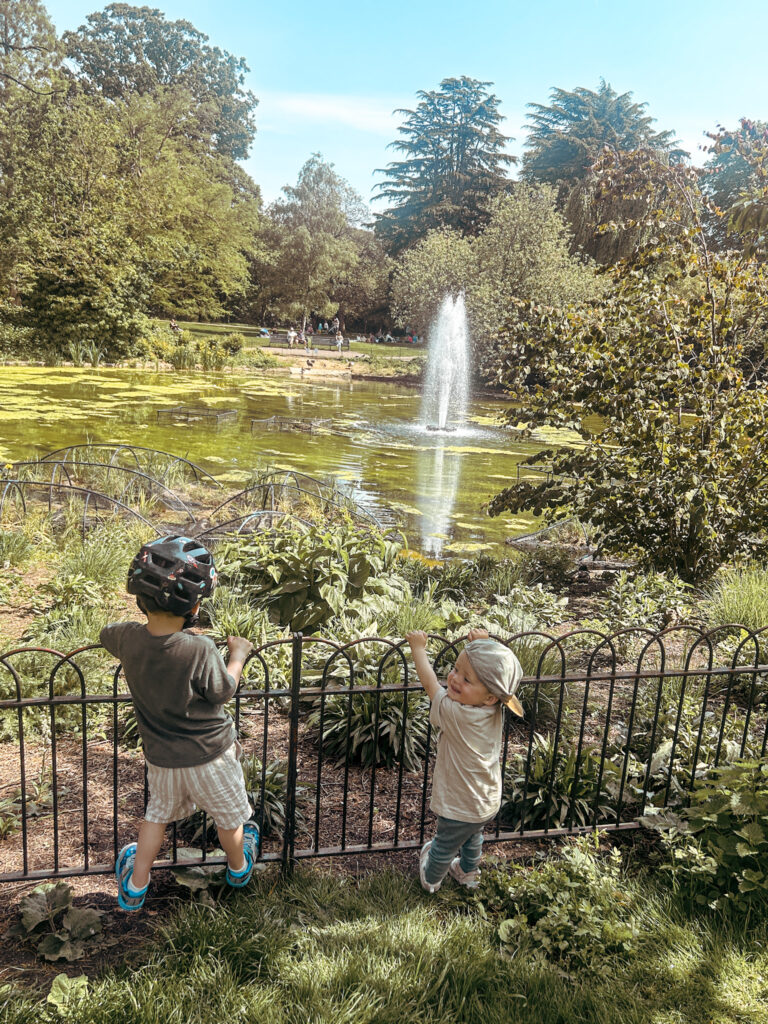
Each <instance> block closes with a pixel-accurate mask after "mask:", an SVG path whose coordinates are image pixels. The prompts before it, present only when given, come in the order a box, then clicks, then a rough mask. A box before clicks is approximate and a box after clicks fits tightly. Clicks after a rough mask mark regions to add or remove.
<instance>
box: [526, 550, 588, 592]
mask: <svg viewBox="0 0 768 1024" xmlns="http://www.w3.org/2000/svg"><path fill="white" fill-rule="evenodd" d="M575 568H576V557H575V555H574V552H573V548H570V547H568V545H566V544H537V545H536V547H535V548H530V549H528V550H526V551H524V552H523V554H522V557H521V559H520V565H519V569H518V572H519V574H520V576H521V579H522V580H523V581H524V582H525V583H529V584H530V583H542V584H544V586H546V587H549V588H551V589H552V590H554V591H556V592H558V593H559V592H561V591H562V590H564V589H565V588H566V587H567V586H568V584H569V583H570V581H571V577H572V576H573V572H574V569H575Z"/></svg>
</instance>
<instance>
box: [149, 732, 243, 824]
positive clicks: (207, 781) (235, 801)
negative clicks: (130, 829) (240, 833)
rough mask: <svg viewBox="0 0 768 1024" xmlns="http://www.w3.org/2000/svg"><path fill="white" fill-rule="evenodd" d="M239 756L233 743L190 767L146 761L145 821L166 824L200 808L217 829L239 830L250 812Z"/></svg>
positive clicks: (239, 749) (240, 751) (238, 750)
mask: <svg viewBox="0 0 768 1024" xmlns="http://www.w3.org/2000/svg"><path fill="white" fill-rule="evenodd" d="M241 754H242V748H241V747H240V744H239V743H238V742H237V741H235V742H234V743H233V744H232V746H231V747H230V748H229V749H228V750H225V751H224V753H223V754H220V755H219V757H217V758H216V759H215V760H214V761H208V762H207V763H206V764H198V765H193V766H192V767H190V768H160V767H158V765H155V764H150V763H149V761H147V782H148V785H149V801H148V803H147V809H146V811H145V812H144V819H145V820H146V821H152V822H155V823H157V824H160V825H167V824H169V823H170V822H172V821H179V819H180V818H187V817H189V815H190V814H192V813H193V811H195V810H196V809H197V808H198V807H199V808H200V809H201V810H203V811H205V812H206V814H210V816H211V817H212V818H213V820H214V821H215V822H216V827H217V828H224V829H233V828H238V826H240V825H242V824H243V822H244V821H247V820H248V819H249V818H250V816H251V813H252V811H251V805H250V803H249V801H248V794H247V793H246V791H245V779H244V778H243V769H242V767H241V765H240V756H241Z"/></svg>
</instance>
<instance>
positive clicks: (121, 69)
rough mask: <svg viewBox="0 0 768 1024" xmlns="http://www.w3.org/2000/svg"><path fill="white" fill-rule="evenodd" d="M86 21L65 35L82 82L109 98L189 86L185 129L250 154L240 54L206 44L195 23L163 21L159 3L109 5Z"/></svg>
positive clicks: (230, 151) (249, 98) (251, 105)
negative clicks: (155, 5) (189, 115)
mask: <svg viewBox="0 0 768 1024" xmlns="http://www.w3.org/2000/svg"><path fill="white" fill-rule="evenodd" d="M86 20H87V22H88V24H87V25H81V26H80V28H79V29H78V30H77V32H65V34H64V37H63V38H64V43H65V45H66V48H67V56H68V57H69V58H70V59H71V60H73V61H74V62H75V63H76V64H77V66H78V71H79V79H80V81H81V82H82V83H84V84H85V85H86V86H87V87H88V88H90V89H92V90H97V91H98V92H100V93H101V94H102V95H103V96H105V97H106V98H107V99H110V100H122V99H126V98H127V97H129V96H131V95H133V94H138V95H140V96H144V95H147V94H150V95H159V94H161V93H163V92H164V91H166V90H168V89H181V90H184V91H185V92H186V93H187V94H188V96H189V97H190V100H191V104H190V106H191V109H192V110H193V111H194V118H193V119H192V120H186V121H185V123H184V129H185V131H186V132H188V133H189V134H190V135H191V136H192V137H196V138H198V139H203V140H208V141H209V142H210V143H211V145H212V146H213V147H214V148H215V150H216V152H217V153H219V154H221V155H223V156H229V157H231V158H233V159H235V160H242V159H244V158H245V157H246V156H247V155H248V150H249V148H250V145H251V143H252V142H253V138H254V135H255V133H256V129H255V125H254V119H253V114H254V109H255V107H256V103H257V100H256V97H255V96H254V95H253V93H252V92H250V90H247V89H245V88H244V82H245V75H246V73H247V72H248V66H247V65H246V63H245V61H244V60H243V58H238V57H233V56H232V54H230V53H227V52H226V50H220V49H219V48H218V47H217V46H213V47H212V46H208V45H206V44H207V42H208V36H206V35H204V34H203V33H202V32H199V31H198V30H197V29H196V28H195V27H194V25H191V24H190V23H189V22H188V21H166V20H165V16H164V15H163V13H162V12H161V11H159V10H157V9H156V8H151V7H132V6H131V5H130V4H125V3H112V4H109V5H108V6H107V7H106V8H105V9H104V10H103V11H98V12H97V13H95V14H89V15H88V18H87V19H86Z"/></svg>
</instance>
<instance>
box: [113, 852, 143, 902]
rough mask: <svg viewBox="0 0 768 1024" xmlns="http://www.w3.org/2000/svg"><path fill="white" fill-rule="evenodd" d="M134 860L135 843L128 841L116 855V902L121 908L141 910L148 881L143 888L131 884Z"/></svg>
mask: <svg viewBox="0 0 768 1024" xmlns="http://www.w3.org/2000/svg"><path fill="white" fill-rule="evenodd" d="M135 860H136V843H128V845H127V846H124V847H123V848H122V850H121V851H120V853H119V854H118V855H117V860H116V861H115V878H117V902H118V903H119V904H120V906H121V907H122V909H123V910H141V908H142V907H143V906H144V900H145V899H146V896H147V890H148V889H149V882H147V884H146V885H145V886H144V888H143V889H134V888H133V886H132V885H131V878H132V876H133V862H134V861H135Z"/></svg>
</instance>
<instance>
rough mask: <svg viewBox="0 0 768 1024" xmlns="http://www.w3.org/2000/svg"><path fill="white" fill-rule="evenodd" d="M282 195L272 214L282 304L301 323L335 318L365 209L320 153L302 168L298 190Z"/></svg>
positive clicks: (272, 273) (274, 268)
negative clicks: (311, 316)
mask: <svg viewBox="0 0 768 1024" xmlns="http://www.w3.org/2000/svg"><path fill="white" fill-rule="evenodd" d="M283 192H284V194H285V199H279V200H277V201H276V202H274V203H273V204H272V205H271V207H270V208H269V210H268V211H267V213H268V216H269V219H270V220H271V221H272V223H273V225H274V226H275V229H276V233H277V234H278V235H279V239H280V248H279V253H278V256H277V259H276V260H275V261H274V263H271V264H270V265H269V272H268V273H269V277H270V278H271V279H273V280H274V279H275V278H277V279H278V280H279V281H280V294H279V298H278V304H279V306H280V307H281V310H282V311H283V312H284V313H287V314H288V315H289V316H291V317H293V318H296V319H301V320H302V321H306V318H307V317H308V316H309V314H310V313H311V312H317V313H320V314H322V315H324V316H330V315H332V314H334V313H336V312H337V310H338V307H339V298H340V296H339V287H340V282H342V281H343V280H346V278H347V277H348V276H349V274H350V273H351V272H352V269H353V268H354V266H355V265H356V263H357V260H358V256H357V251H356V246H355V242H354V237H353V232H354V229H355V227H356V225H357V224H359V223H360V221H361V220H363V219H365V216H366V209H365V206H364V205H363V202H362V200H361V198H360V196H359V195H358V194H357V193H356V192H355V191H354V189H353V188H351V186H350V185H349V184H348V183H347V182H346V181H345V180H344V179H343V178H342V177H340V176H339V175H338V174H337V173H336V172H335V171H334V169H333V164H329V163H326V162H325V161H324V160H323V158H322V156H321V155H320V154H319V153H313V154H312V156H311V157H310V159H309V160H307V162H306V163H305V164H304V166H303V167H302V168H301V170H300V172H299V177H298V181H297V183H296V185H286V186H285V187H284V188H283Z"/></svg>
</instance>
